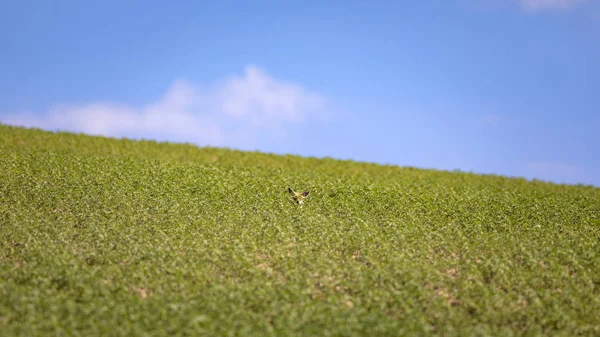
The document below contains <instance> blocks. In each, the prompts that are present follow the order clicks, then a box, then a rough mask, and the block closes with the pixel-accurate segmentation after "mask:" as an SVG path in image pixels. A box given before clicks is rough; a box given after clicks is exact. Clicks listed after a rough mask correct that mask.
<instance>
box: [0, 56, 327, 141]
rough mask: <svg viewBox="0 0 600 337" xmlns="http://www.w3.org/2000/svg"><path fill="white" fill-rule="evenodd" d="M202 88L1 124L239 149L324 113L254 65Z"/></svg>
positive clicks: (316, 99) (312, 97) (180, 84)
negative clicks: (140, 103) (142, 102)
mask: <svg viewBox="0 0 600 337" xmlns="http://www.w3.org/2000/svg"><path fill="white" fill-rule="evenodd" d="M202 88H203V89H201V88H200V87H197V86H194V85H193V84H191V83H189V82H187V81H183V80H177V81H174V82H173V83H172V84H171V86H170V87H169V89H168V90H167V91H166V93H165V94H164V95H163V96H162V97H160V98H158V99H157V100H156V101H154V102H151V103H148V104H146V105H144V106H139V107H135V106H129V105H124V104H120V103H114V102H92V103H89V104H84V105H60V106H54V107H51V108H50V109H48V111H46V112H44V113H13V114H4V115H2V114H0V121H2V122H3V123H6V124H11V125H21V126H27V127H38V128H42V129H46V130H62V131H73V132H83V133H87V134H93V135H104V136H112V137H130V138H147V139H156V140H171V141H182V142H192V143H196V144H200V145H215V146H232V147H239V146H241V145H246V146H253V145H252V144H253V142H255V141H256V140H257V139H258V138H261V139H264V138H265V137H264V136H265V134H267V135H271V136H273V137H281V136H282V135H285V127H286V125H291V124H298V123H303V122H305V121H307V120H309V119H311V118H315V117H317V118H318V117H319V116H320V115H321V114H323V113H325V99H324V98H323V97H322V96H321V95H319V94H317V93H314V92H311V91H309V90H307V89H305V88H303V87H302V86H300V85H298V84H295V83H291V82H286V81H282V80H279V79H275V78H273V77H272V76H271V75H269V74H268V73H266V72H265V71H264V70H263V69H261V68H260V67H257V66H254V65H249V66H247V67H246V68H245V69H244V72H243V74H241V75H234V76H230V77H228V78H225V79H223V80H221V81H218V82H217V83H213V84H212V85H209V86H204V87H202Z"/></svg>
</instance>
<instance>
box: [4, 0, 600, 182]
mask: <svg viewBox="0 0 600 337" xmlns="http://www.w3.org/2000/svg"><path fill="white" fill-rule="evenodd" d="M0 48H1V51H2V52H1V53H0V74H1V75H0V123H6V124H13V125H24V126H30V127H40V128H44V129H48V130H68V131H75V132H85V133H89V134H101V135H107V136H112V137H131V138H148V139H156V140H161V141H162V140H169V141H177V142H191V143H195V144H198V145H201V146H202V145H211V146H224V147H230V148H237V149H244V150H260V151H265V152H275V153H293V154H300V155H304V156H318V157H323V156H330V157H333V158H340V159H354V160H360V161H370V162H378V163H385V164H396V165H401V166H414V167H423V168H437V169H444V170H454V169H460V170H463V171H473V172H477V173H494V174H499V175H507V176H520V177H525V178H528V179H533V178H537V179H542V180H548V181H554V182H559V183H585V184H592V185H595V186H600V150H599V147H598V145H599V144H600V135H599V132H600V61H599V60H600V1H598V0H587V1H586V0H456V1H450V0H448V1H411V2H401V1H371V2H369V1H327V2H320V1H302V2H295V3H291V2H282V1H253V2H242V1H220V2H218V3H217V2H212V1H196V2H192V1H189V2H179V3H178V4H175V2H158V1H127V2H125V1H103V2H90V1H87V2H81V1H20V2H17V1H13V2H3V3H2V4H0Z"/></svg>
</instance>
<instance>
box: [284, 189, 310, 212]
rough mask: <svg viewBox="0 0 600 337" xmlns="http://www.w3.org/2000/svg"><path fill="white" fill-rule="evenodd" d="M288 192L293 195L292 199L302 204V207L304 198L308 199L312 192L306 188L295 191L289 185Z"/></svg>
mask: <svg viewBox="0 0 600 337" xmlns="http://www.w3.org/2000/svg"><path fill="white" fill-rule="evenodd" d="M288 193H289V194H290V195H291V196H292V199H293V200H294V201H295V202H296V203H297V204H298V205H300V207H302V203H303V202H304V199H306V197H308V194H309V193H310V191H308V190H306V191H304V192H302V193H300V192H296V191H294V190H293V189H292V188H291V187H288Z"/></svg>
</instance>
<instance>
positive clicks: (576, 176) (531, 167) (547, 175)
mask: <svg viewBox="0 0 600 337" xmlns="http://www.w3.org/2000/svg"><path fill="white" fill-rule="evenodd" d="M525 166H526V170H527V171H528V172H529V174H530V175H531V176H532V177H534V178H537V179H541V180H548V181H553V182H557V183H569V184H577V183H580V182H582V181H587V180H589V179H588V178H589V177H587V173H586V171H585V170H584V169H583V168H582V167H580V166H578V165H574V164H570V163H562V162H549V161H528V162H526V163H525Z"/></svg>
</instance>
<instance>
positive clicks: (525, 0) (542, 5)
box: [517, 0, 587, 12]
mask: <svg viewBox="0 0 600 337" xmlns="http://www.w3.org/2000/svg"><path fill="white" fill-rule="evenodd" d="M586 1H587V0H517V2H518V3H519V5H520V6H521V8H522V9H523V10H525V11H528V12H536V11H541V10H565V9H569V8H572V7H575V6H577V5H580V4H582V3H584V2H586Z"/></svg>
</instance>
